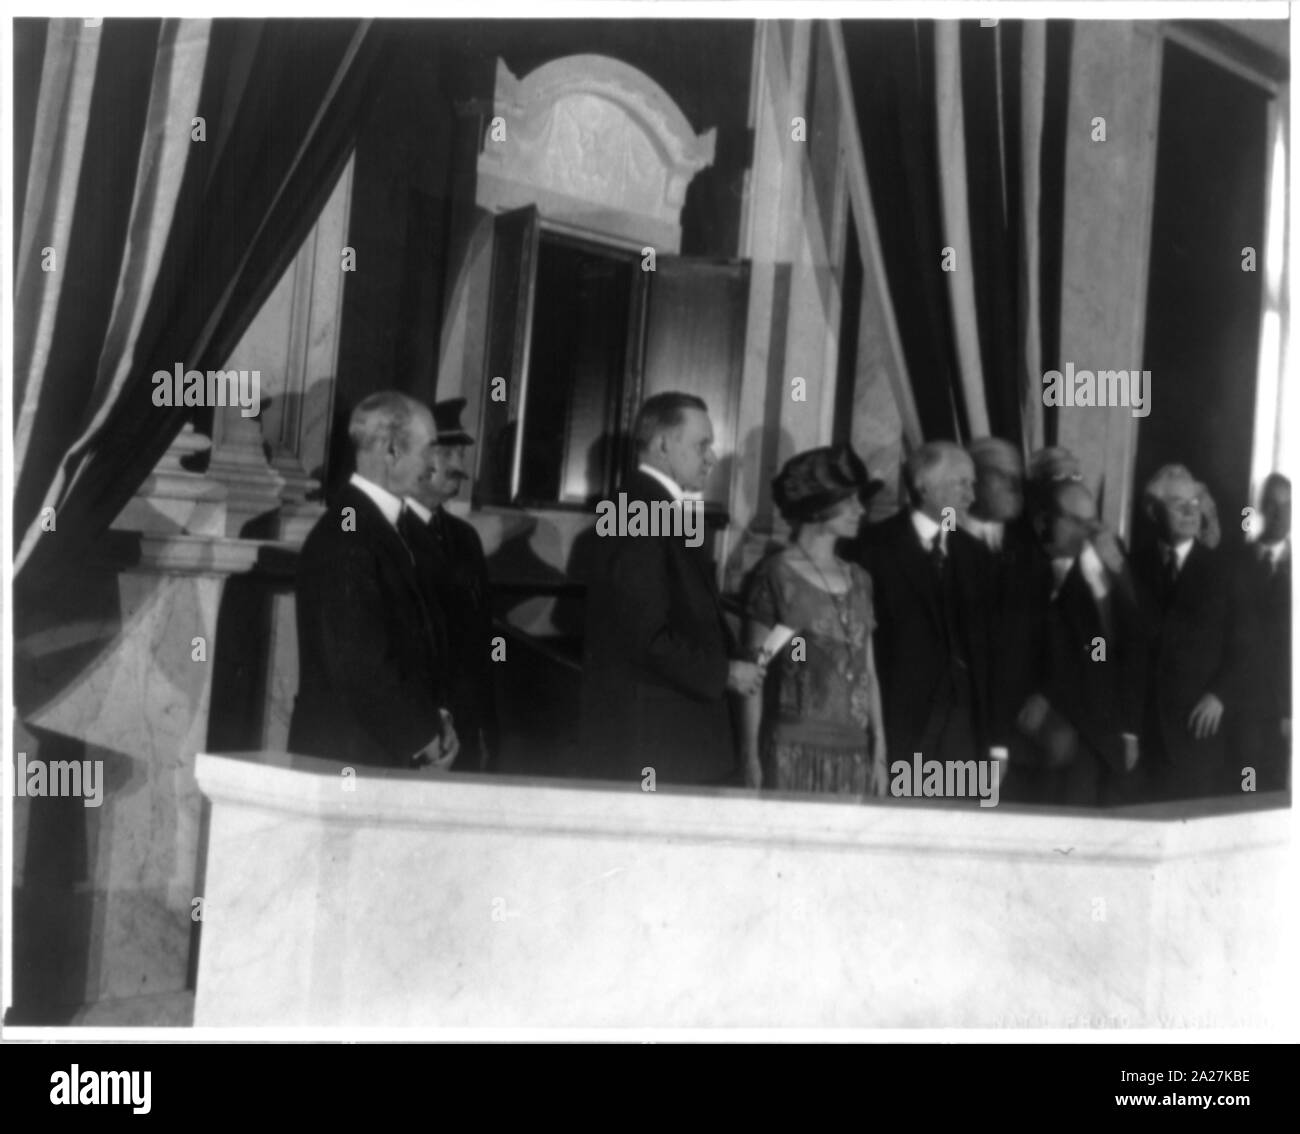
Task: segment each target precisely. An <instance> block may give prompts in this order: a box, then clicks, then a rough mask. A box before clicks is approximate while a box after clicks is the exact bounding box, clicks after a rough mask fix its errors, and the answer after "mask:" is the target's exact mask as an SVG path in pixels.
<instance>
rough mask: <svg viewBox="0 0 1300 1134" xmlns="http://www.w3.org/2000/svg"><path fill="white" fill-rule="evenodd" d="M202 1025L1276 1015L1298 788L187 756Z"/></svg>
mask: <svg viewBox="0 0 1300 1134" xmlns="http://www.w3.org/2000/svg"><path fill="white" fill-rule="evenodd" d="M196 772H197V778H198V783H199V787H200V790H201V791H202V792H203V793H204V795H205V796H206V797H207V798H208V799H209V801H210V802H211V805H212V811H211V824H210V831H209V840H208V846H207V855H206V864H207V866H206V880H205V882H204V884H203V888H202V894H203V898H204V904H203V914H202V931H201V944H200V951H199V952H200V956H199V971H198V983H197V992H196V1006H195V1021H194V1022H195V1024H197V1025H313V1026H328V1025H348V1026H357V1025H376V1026H421V1027H451V1026H544V1025H563V1026H574V1027H579V1026H647V1027H654V1026H661V1027H677V1026H695V1025H715V1026H743V1027H753V1026H766V1025H797V1026H858V1027H908V1026H932V1027H939V1026H950V1027H999V1026H1009V1027H1017V1026H1019V1027H1025V1026H1028V1027H1070V1026H1092V1027H1097V1026H1102V1027H1129V1028H1138V1027H1231V1026H1257V1027H1266V1026H1269V1025H1272V1024H1277V1023H1280V1022H1281V1021H1280V1014H1281V1013H1282V1012H1284V1011H1285V1005H1284V1004H1283V1002H1282V999H1281V998H1280V997H1278V995H1277V989H1278V988H1279V987H1281V986H1282V984H1283V982H1284V981H1285V979H1286V970H1285V968H1284V965H1285V964H1290V962H1289V961H1288V960H1287V958H1291V957H1294V955H1295V953H1294V941H1293V940H1292V938H1291V936H1290V930H1289V928H1288V927H1287V926H1284V925H1283V924H1282V922H1281V920H1280V919H1281V918H1282V917H1283V915H1282V914H1281V912H1280V911H1282V910H1283V909H1285V908H1286V902H1287V892H1286V890H1285V888H1284V883H1285V876H1286V869H1287V866H1286V861H1287V858H1288V856H1289V854H1290V844H1289V842H1288V837H1289V836H1288V830H1289V826H1290V813H1289V811H1288V810H1281V809H1278V810H1268V809H1254V810H1243V809H1240V808H1238V809H1236V810H1235V811H1234V812H1233V813H1227V814H1201V815H1199V816H1197V817H1194V818H1189V817H1182V818H1176V817H1162V816H1161V815H1159V814H1158V813H1153V812H1139V811H1134V812H1129V813H1122V812H1111V813H1107V814H1104V815H1099V814H1085V813H1082V812H1056V813H1051V814H1045V813H1039V812H1033V811H1029V810H1016V809H1015V808H1014V807H1012V806H1005V805H1004V806H1001V807H998V808H995V809H988V810H981V809H979V808H976V807H965V806H948V807H935V806H924V807H923V806H915V805H906V804H902V803H900V802H897V801H886V802H879V803H871V804H865V805H862V804H852V803H843V802H833V801H829V802H821V801H817V802H812V801H808V800H807V799H806V798H805V799H799V800H796V799H774V798H759V797H757V796H755V795H754V794H752V793H747V792H742V791H728V790H721V789H719V790H712V791H707V792H699V793H684V792H678V791H674V790H671V789H668V790H665V789H662V788H661V789H660V790H659V791H657V792H654V793H650V792H642V791H640V790H639V789H638V788H636V787H632V788H625V787H613V786H611V785H604V786H602V785H598V784H577V783H573V782H572V781H569V782H566V783H564V784H560V783H557V782H556V781H551V782H550V783H547V784H543V783H540V782H537V781H527V780H522V779H509V778H504V777H497V778H490V777H480V776H472V775H461V774H453V775H430V774H423V775H422V774H419V773H404V772H392V773H384V772H369V771H364V770H363V771H362V773H361V774H360V775H355V776H354V775H351V774H347V773H344V772H343V771H342V770H341V769H340V768H339V766H338V765H335V764H330V763H327V762H324V761H317V760H308V759H303V758H299V757H290V756H283V755H277V754H268V753H261V754H248V755H246V756H217V755H200V756H199V757H198V763H197V769H196Z"/></svg>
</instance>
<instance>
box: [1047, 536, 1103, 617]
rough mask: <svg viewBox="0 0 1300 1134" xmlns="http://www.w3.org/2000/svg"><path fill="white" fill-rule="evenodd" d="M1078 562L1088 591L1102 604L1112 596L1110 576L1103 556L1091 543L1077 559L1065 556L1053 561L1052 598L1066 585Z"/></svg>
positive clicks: (1086, 545) (1087, 544) (1085, 546)
mask: <svg viewBox="0 0 1300 1134" xmlns="http://www.w3.org/2000/svg"><path fill="white" fill-rule="evenodd" d="M1076 561H1077V562H1078V564H1079V574H1080V575H1082V576H1083V581H1084V583H1085V584H1087V587H1088V590H1089V591H1091V592H1092V597H1093V598H1094V599H1096V600H1097V601H1098V602H1101V601H1102V600H1103V599H1104V598H1105V597H1106V596H1107V595H1108V594H1110V574H1109V573H1108V572H1107V570H1106V565H1105V564H1104V563H1103V562H1102V561H1101V556H1100V555H1098V554H1097V549H1096V548H1095V547H1093V546H1092V544H1091V543H1085V544H1084V545H1083V550H1082V551H1080V552H1079V554H1078V556H1077V557H1076V558H1075V559H1071V558H1069V556H1064V555H1063V556H1058V557H1057V558H1056V559H1053V560H1052V576H1053V584H1054V585H1053V587H1052V597H1053V598H1055V597H1056V596H1057V594H1058V593H1059V592H1060V590H1061V588H1062V587H1063V586H1064V585H1065V579H1066V576H1068V575H1069V574H1070V570H1071V568H1073V567H1074V564H1075V562H1076Z"/></svg>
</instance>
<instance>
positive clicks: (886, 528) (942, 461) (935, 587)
mask: <svg viewBox="0 0 1300 1134" xmlns="http://www.w3.org/2000/svg"><path fill="white" fill-rule="evenodd" d="M974 479H975V472H974V466H973V465H972V463H971V459H970V457H969V456H967V454H966V453H965V452H964V451H963V450H962V449H961V448H960V447H959V446H957V445H954V444H953V443H952V442H949V441H931V442H927V443H926V444H924V445H922V446H921V447H920V448H918V449H917V450H916V451H915V452H914V453H913V454H912V455H911V456H910V457H909V458H908V461H907V465H906V467H905V468H904V480H905V482H906V486H907V490H908V493H909V496H910V499H911V507H910V508H907V509H905V510H903V511H902V512H900V513H899V514H898V515H896V516H894V517H892V518H891V519H888V520H885V521H884V522H883V523H880V524H873V525H871V526H869V527H867V528H866V529H865V530H864V532H863V534H862V536H861V538H860V540H859V546H858V549H857V555H856V557H857V558H858V560H859V562H861V563H862V565H863V566H864V567H866V568H867V570H868V571H869V572H870V573H871V582H872V587H873V595H874V600H875V610H876V618H877V625H876V642H875V648H876V661H877V664H878V668H879V672H880V689H881V699H882V702H883V706H884V714H885V734H886V738H887V744H888V751H889V757H890V759H891V760H896V759H909V758H910V757H911V756H912V754H914V753H917V752H919V753H921V755H922V757H923V758H925V759H927V760H929V759H935V760H941V761H943V760H960V761H966V760H972V759H982V758H985V757H987V756H988V755H989V748H990V745H991V743H992V735H993V727H992V719H991V695H990V688H989V681H988V673H989V658H990V652H991V651H990V638H989V626H988V607H989V602H990V594H991V589H990V581H989V563H988V556H987V553H986V552H985V550H984V548H983V547H982V546H981V544H980V543H979V541H977V540H976V539H975V538H974V537H972V536H970V535H969V534H967V533H966V532H964V531H962V530H961V528H960V527H959V526H958V520H959V519H960V518H961V517H962V516H964V515H965V513H966V511H967V509H968V508H969V507H970V505H971V502H972V500H973V499H974Z"/></svg>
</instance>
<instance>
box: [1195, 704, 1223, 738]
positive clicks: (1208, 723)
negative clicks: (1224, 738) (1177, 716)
mask: <svg viewBox="0 0 1300 1134" xmlns="http://www.w3.org/2000/svg"><path fill="white" fill-rule="evenodd" d="M1222 719H1223V702H1222V701H1220V700H1219V699H1218V698H1217V697H1216V696H1215V695H1214V694H1213V693H1207V694H1205V696H1204V697H1202V698H1201V699H1200V700H1199V701H1197V702H1196V706H1195V708H1193V709H1192V715H1191V716H1189V717H1188V718H1187V728H1188V730H1189V731H1190V732H1191V734H1192V735H1193V736H1194V737H1196V739H1197V740H1204V739H1205V738H1206V737H1207V736H1213V735H1214V734H1215V733H1216V732H1218V731H1219V721H1221V720H1222Z"/></svg>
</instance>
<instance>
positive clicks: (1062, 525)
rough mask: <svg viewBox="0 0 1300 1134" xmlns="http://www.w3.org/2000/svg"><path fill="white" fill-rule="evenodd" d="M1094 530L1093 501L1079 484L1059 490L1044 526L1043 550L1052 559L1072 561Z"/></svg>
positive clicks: (1095, 524) (1095, 528)
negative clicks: (1054, 504)
mask: <svg viewBox="0 0 1300 1134" xmlns="http://www.w3.org/2000/svg"><path fill="white" fill-rule="evenodd" d="M1096 530H1097V502H1096V501H1095V500H1093V498H1092V493H1091V492H1089V491H1088V490H1087V489H1086V488H1084V487H1083V485H1077V486H1072V487H1070V488H1067V489H1064V490H1062V492H1061V494H1060V496H1058V497H1057V500H1056V506H1055V508H1054V509H1053V512H1052V518H1051V520H1050V521H1049V522H1048V525H1047V535H1046V538H1045V539H1044V541H1043V550H1044V551H1046V552H1047V554H1048V555H1049V556H1050V557H1051V558H1052V559H1074V558H1075V557H1076V556H1077V555H1078V554H1079V553H1080V552H1081V551H1082V550H1083V546H1084V544H1086V543H1087V542H1088V540H1089V539H1090V538H1091V536H1092V535H1093V533H1094V532H1095V531H1096Z"/></svg>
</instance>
